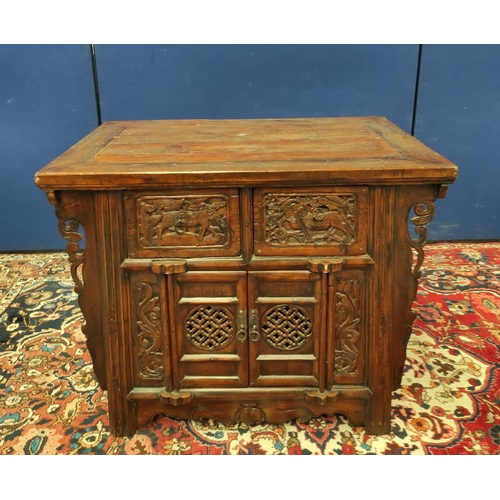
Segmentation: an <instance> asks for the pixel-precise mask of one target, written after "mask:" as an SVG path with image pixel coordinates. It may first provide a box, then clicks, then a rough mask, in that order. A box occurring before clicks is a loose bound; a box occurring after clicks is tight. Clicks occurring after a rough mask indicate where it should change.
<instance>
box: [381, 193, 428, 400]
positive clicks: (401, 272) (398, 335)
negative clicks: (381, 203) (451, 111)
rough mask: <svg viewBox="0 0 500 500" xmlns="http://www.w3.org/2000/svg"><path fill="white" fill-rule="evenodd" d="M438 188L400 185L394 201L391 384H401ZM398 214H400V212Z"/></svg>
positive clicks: (393, 386) (393, 387)
mask: <svg viewBox="0 0 500 500" xmlns="http://www.w3.org/2000/svg"><path fill="white" fill-rule="evenodd" d="M436 194H437V187H436V186H433V185H427V186H419V187H413V188H411V187H409V186H408V187H401V188H400V189H399V195H398V197H397V200H396V203H397V206H396V214H397V222H396V237H395V251H394V264H393V265H394V273H395V275H394V283H395V287H396V290H395V294H394V300H393V304H392V308H393V332H394V339H393V342H392V351H393V352H392V355H391V356H392V361H393V384H392V389H393V390H395V389H397V388H398V387H399V386H400V383H401V374H402V372H403V367H404V362H405V359H406V345H407V343H408V339H409V337H410V334H411V331H412V324H413V321H414V320H415V313H414V312H413V311H412V307H413V303H414V300H415V297H416V294H417V288H418V279H419V277H420V268H421V266H422V263H423V260H424V245H425V242H426V239H427V225H428V224H429V223H430V222H431V220H432V218H433V216H434V212H435V208H434V203H433V202H434V200H435V198H436ZM399 214H401V215H399Z"/></svg>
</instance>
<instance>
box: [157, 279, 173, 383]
mask: <svg viewBox="0 0 500 500" xmlns="http://www.w3.org/2000/svg"><path fill="white" fill-rule="evenodd" d="M158 277H159V281H160V314H161V317H162V318H166V319H167V320H166V321H163V322H162V323H163V325H164V327H163V328H164V329H165V331H164V332H163V338H162V349H163V366H164V372H165V374H164V376H165V390H166V391H167V392H172V391H173V383H172V352H171V351H172V340H171V339H172V333H173V332H172V328H171V322H170V311H169V302H170V300H171V297H170V293H169V290H168V285H167V277H166V276H165V275H162V274H159V275H158Z"/></svg>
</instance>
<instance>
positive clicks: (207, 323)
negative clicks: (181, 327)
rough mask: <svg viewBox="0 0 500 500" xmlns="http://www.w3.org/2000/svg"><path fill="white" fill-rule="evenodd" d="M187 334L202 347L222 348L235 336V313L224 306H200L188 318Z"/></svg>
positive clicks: (210, 349)
mask: <svg viewBox="0 0 500 500" xmlns="http://www.w3.org/2000/svg"><path fill="white" fill-rule="evenodd" d="M186 336H187V338H188V339H189V340H190V342H191V343H192V344H193V345H195V346H196V347H199V348H200V349H207V350H209V351H212V350H214V349H220V348H222V347H224V346H225V345H227V344H228V343H229V342H230V341H231V340H232V338H233V336H234V318H233V315H232V314H231V313H230V312H229V311H228V310H227V309H226V308H224V307H220V306H199V307H197V308H195V309H193V311H192V312H191V314H190V315H189V316H188V317H187V319H186Z"/></svg>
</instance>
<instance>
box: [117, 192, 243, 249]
mask: <svg viewBox="0 0 500 500" xmlns="http://www.w3.org/2000/svg"><path fill="white" fill-rule="evenodd" d="M125 209H126V217H127V245H128V254H129V256H131V257H160V258H161V257H164V256H165V255H168V256H175V257H206V256H207V257H208V256H210V257H230V256H235V255H239V254H240V246H241V245H240V204H239V197H238V190H237V189H220V190H209V189H206V190H196V191H195V190H190V191H188V192H184V193H183V192H179V191H171V192H169V191H165V190H163V191H161V192H154V191H147V192H129V193H127V194H126V195H125Z"/></svg>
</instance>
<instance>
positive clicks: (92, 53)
mask: <svg viewBox="0 0 500 500" xmlns="http://www.w3.org/2000/svg"><path fill="white" fill-rule="evenodd" d="M90 57H91V60H92V76H93V78H94V96H95V107H96V112H97V125H98V126H99V125H101V124H102V117H101V98H100V96H99V79H98V78H97V61H96V57H95V45H94V44H93V43H92V44H90Z"/></svg>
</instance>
